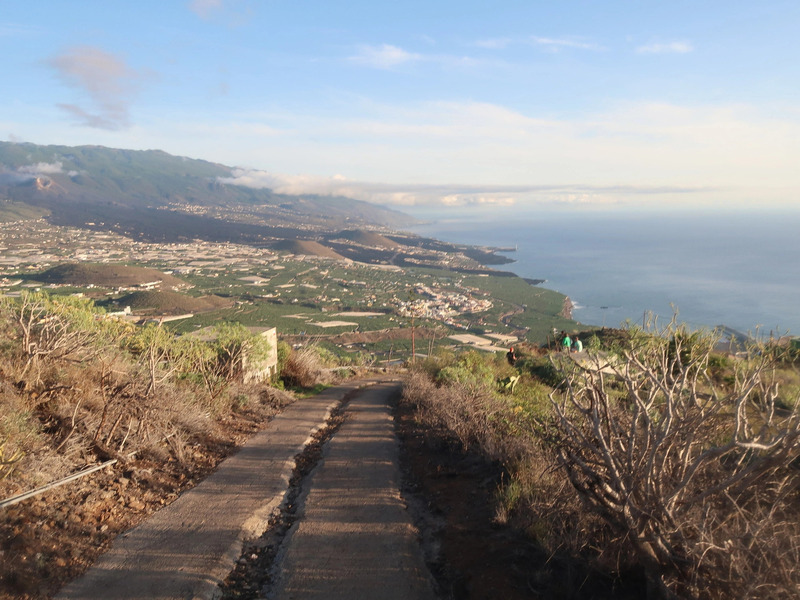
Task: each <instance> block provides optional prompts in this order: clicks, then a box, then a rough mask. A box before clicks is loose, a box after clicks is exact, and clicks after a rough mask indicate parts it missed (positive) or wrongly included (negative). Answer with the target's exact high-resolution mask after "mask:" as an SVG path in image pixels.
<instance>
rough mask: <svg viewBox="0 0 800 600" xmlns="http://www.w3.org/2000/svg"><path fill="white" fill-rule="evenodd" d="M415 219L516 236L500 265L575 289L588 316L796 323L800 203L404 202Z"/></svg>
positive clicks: (605, 320) (614, 322)
mask: <svg viewBox="0 0 800 600" xmlns="http://www.w3.org/2000/svg"><path fill="white" fill-rule="evenodd" d="M407 212H409V214H412V215H413V216H415V217H417V218H419V219H423V220H425V221H426V222H425V224H423V225H418V226H414V227H411V228H408V229H409V231H411V232H413V233H416V234H419V235H422V236H425V237H432V238H436V239H440V240H442V241H448V242H460V243H465V244H473V245H480V246H501V247H512V248H513V247H516V251H515V252H509V253H507V254H505V256H508V257H509V258H511V259H513V260H514V261H515V262H513V263H510V264H508V265H500V266H497V267H495V268H497V269H503V270H509V271H513V272H514V273H516V274H517V275H519V276H521V277H526V278H532V279H544V280H546V282H545V283H543V284H541V285H542V286H543V287H546V288H549V289H552V290H556V291H558V292H561V293H563V294H565V295H567V296H569V297H570V299H571V300H572V302H573V303H574V304H575V309H574V311H573V318H575V319H576V320H578V321H580V322H581V323H584V324H588V325H605V326H609V327H617V326H620V325H621V324H624V323H625V322H627V321H632V322H638V323H641V322H642V319H643V317H644V315H646V314H652V315H655V316H657V317H658V321H659V322H662V323H666V321H665V320H669V319H670V318H671V317H672V315H673V313H674V311H677V314H678V320H679V321H680V322H682V323H685V324H686V325H688V326H690V327H692V328H709V327H715V326H717V325H725V326H728V327H731V328H733V329H736V330H738V331H741V332H750V333H755V332H756V331H758V332H759V333H760V334H761V335H767V334H769V333H770V332H774V333H775V334H777V335H784V334H786V333H790V334H792V335H800V310H798V303H799V302H800V208H794V209H785V210H778V209H773V210H765V211H756V210H751V211H749V212H744V211H730V212H726V213H720V212H709V211H706V212H703V211H692V210H688V209H686V210H683V211H671V212H666V211H660V212H658V211H648V212H645V211H638V212H628V213H623V212H622V211H621V210H619V209H617V210H610V211H603V212H601V211H597V210H584V211H579V210H576V209H572V210H568V209H560V210H546V211H544V210H543V211H538V212H534V211H530V210H529V211H522V210H519V209H514V208H491V209H487V208H481V209H463V208H449V209H447V210H445V209H438V210H421V209H416V210H412V211H407Z"/></svg>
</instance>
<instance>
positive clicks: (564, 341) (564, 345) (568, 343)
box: [561, 331, 572, 352]
mask: <svg viewBox="0 0 800 600" xmlns="http://www.w3.org/2000/svg"><path fill="white" fill-rule="evenodd" d="M571 347H572V340H571V339H569V336H568V335H567V332H566V331H562V332H561V349H562V350H563V351H564V352H569V349H570V348H571Z"/></svg>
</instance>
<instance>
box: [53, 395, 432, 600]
mask: <svg viewBox="0 0 800 600" xmlns="http://www.w3.org/2000/svg"><path fill="white" fill-rule="evenodd" d="M364 385H367V387H366V388H365V390H364V391H358V390H359V388H361V387H362V386H364ZM398 385H399V384H397V383H387V382H385V381H375V380H373V381H368V382H366V381H360V382H353V383H350V384H348V385H344V386H340V387H337V388H332V389H329V390H327V391H326V392H324V393H322V394H320V395H318V396H315V397H313V398H309V399H306V400H301V401H298V402H296V403H295V404H293V405H291V406H290V407H288V408H287V409H286V410H285V411H284V412H283V413H281V414H280V415H279V416H277V417H276V418H275V419H274V420H273V421H272V422H271V423H270V425H269V427H268V428H267V429H266V430H265V431H263V432H261V433H259V434H257V435H256V436H254V437H253V438H252V439H251V440H250V441H249V442H248V444H247V445H246V446H245V447H244V448H243V449H242V450H241V451H240V452H239V453H237V454H236V455H234V456H232V457H231V458H229V459H228V460H226V461H225V462H223V463H222V465H220V467H219V469H218V470H217V471H216V472H215V473H214V474H213V475H212V476H211V477H209V478H208V479H206V480H205V481H203V482H202V483H201V484H200V485H198V486H197V487H195V488H194V489H192V490H190V491H188V492H186V493H185V494H183V495H182V496H181V497H180V498H178V500H176V501H175V502H173V503H172V504H171V505H169V506H168V507H166V508H164V509H162V510H161V511H159V512H158V513H156V514H154V515H153V516H152V517H151V518H150V519H148V520H147V521H145V522H144V523H142V524H141V525H140V526H138V527H136V528H134V529H132V530H131V531H129V532H127V533H125V534H123V535H121V536H120V537H119V538H117V540H115V542H114V544H113V546H112V548H111V550H110V551H109V552H108V553H106V554H105V555H103V556H102V557H101V558H100V559H99V560H98V561H97V563H96V564H95V565H94V566H93V567H92V568H91V569H90V570H89V571H88V572H87V573H86V574H85V575H84V576H83V577H81V578H80V579H78V580H76V581H74V582H72V583H71V584H68V585H67V586H65V587H64V588H63V589H62V591H61V592H60V593H59V594H58V595H57V598H61V599H65V600H66V599H70V600H74V599H90V598H104V599H109V600H114V599H126V600H140V599H141V600H144V599H163V600H167V599H170V600H172V599H179V598H180V599H198V600H199V599H206V598H215V597H218V595H219V593H220V589H219V587H218V586H219V584H220V583H221V582H222V581H223V580H224V579H225V577H226V576H227V574H228V573H229V572H230V571H231V570H232V569H233V567H234V563H235V561H236V559H237V558H238V557H239V554H240V552H241V549H242V546H243V542H244V541H245V540H246V539H252V538H256V537H258V536H259V535H260V534H261V533H262V532H263V531H264V530H265V529H266V527H267V522H268V519H269V516H270V515H271V514H272V512H273V511H274V510H276V509H277V508H278V507H279V506H280V504H281V502H282V501H283V498H284V495H285V493H286V491H287V489H288V483H289V477H290V475H291V472H292V469H293V467H294V462H295V461H294V458H295V456H296V455H298V454H299V453H300V452H301V451H302V450H303V448H304V447H305V445H306V444H307V443H308V442H309V441H310V439H311V435H312V434H313V432H314V431H316V430H317V429H319V428H320V427H321V426H323V425H324V423H325V420H326V418H327V416H328V414H329V413H330V411H331V410H332V409H333V408H335V407H336V406H337V405H338V404H339V403H340V402H341V400H342V399H343V398H345V397H346V396H352V395H353V394H355V398H354V400H353V401H352V402H351V405H350V408H349V409H348V415H349V417H348V419H347V420H346V421H345V423H344V424H343V425H342V428H341V429H340V431H339V432H338V433H337V434H336V436H335V437H334V439H333V440H332V441H331V443H330V445H329V447H328V455H327V456H326V458H325V460H324V463H323V464H322V465H320V466H319V467H318V468H317V471H315V473H314V475H313V483H312V485H311V490H310V493H308V495H307V498H306V503H305V512H304V514H303V515H302V516H301V518H300V519H299V520H298V522H297V523H296V526H295V528H294V529H295V530H294V531H293V533H292V535H291V536H290V537H289V538H288V539H287V541H286V543H285V544H284V550H282V561H281V562H280V564H279V565H278V572H277V573H276V577H277V579H278V582H279V586H276V587H275V589H274V591H272V592H271V593H270V597H273V598H300V597H302V598H312V597H317V596H315V594H317V593H320V594H323V595H324V596H325V597H326V598H339V597H342V598H343V597H348V598H356V597H358V598H398V599H400V598H403V599H405V598H408V599H409V600H410V599H411V598H433V595H432V592H430V589H431V588H430V584H429V583H428V582H429V576H428V575H427V571H426V570H425V567H424V564H423V562H422V560H421V559H420V558H419V557H418V555H419V550H418V547H417V545H416V543H415V536H414V530H413V528H412V526H411V524H410V522H409V518H408V516H407V515H406V514H405V511H404V508H403V504H402V501H401V499H400V495H399V491H398V480H399V473H398V467H397V444H396V441H395V439H394V433H393V429H392V423H391V416H390V414H389V408H388V401H389V399H390V397H391V395H392V394H393V393H396V391H397V389H398ZM351 422H352V423H351ZM340 435H341V437H340ZM337 464H339V467H338V469H340V470H337V468H336V467H335V465H337ZM311 555H315V556H314V557H313V558H312V557H311ZM325 556H327V558H324V557H325ZM389 582H391V583H389ZM389 586H391V589H392V593H391V594H390V595H386V591H387V588H388V587H389ZM398 590H400V592H399V593H397V591H398ZM402 590H405V592H403V591H402ZM320 597H321V596H320Z"/></svg>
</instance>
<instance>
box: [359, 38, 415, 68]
mask: <svg viewBox="0 0 800 600" xmlns="http://www.w3.org/2000/svg"><path fill="white" fill-rule="evenodd" d="M421 59H422V56H421V55H419V54H414V53H412V52H407V51H406V50H403V49H402V48H398V47H397V46H392V45H390V44H382V45H380V46H361V47H360V49H359V53H358V54H357V55H355V56H351V57H350V60H351V61H353V62H355V63H358V64H362V65H366V66H368V67H374V68H376V69H390V68H392V67H396V66H398V65H402V64H404V63H408V62H414V61H418V60H421Z"/></svg>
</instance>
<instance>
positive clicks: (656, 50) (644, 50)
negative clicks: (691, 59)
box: [636, 42, 694, 54]
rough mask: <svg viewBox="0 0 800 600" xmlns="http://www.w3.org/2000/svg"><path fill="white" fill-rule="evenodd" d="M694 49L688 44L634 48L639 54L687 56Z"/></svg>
mask: <svg viewBox="0 0 800 600" xmlns="http://www.w3.org/2000/svg"><path fill="white" fill-rule="evenodd" d="M693 51H694V47H693V46H692V45H691V44H690V43H689V42H669V43H667V44H647V45H645V46H639V47H638V48H636V52H638V53H639V54H688V53H689V52H693Z"/></svg>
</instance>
